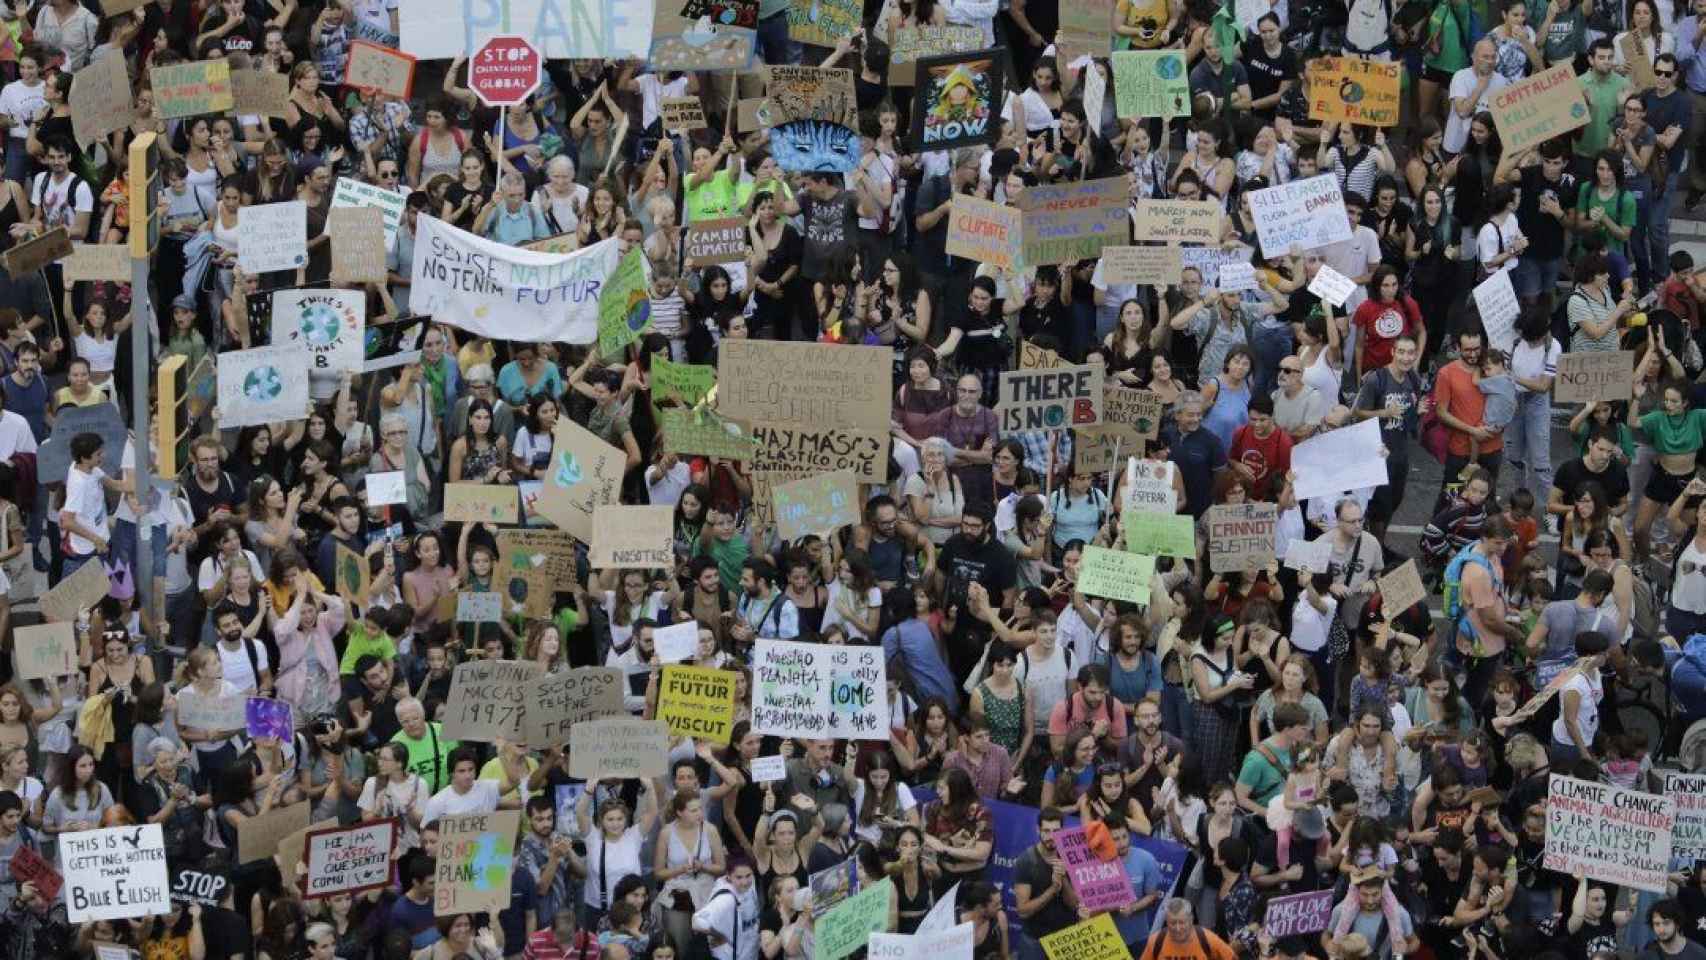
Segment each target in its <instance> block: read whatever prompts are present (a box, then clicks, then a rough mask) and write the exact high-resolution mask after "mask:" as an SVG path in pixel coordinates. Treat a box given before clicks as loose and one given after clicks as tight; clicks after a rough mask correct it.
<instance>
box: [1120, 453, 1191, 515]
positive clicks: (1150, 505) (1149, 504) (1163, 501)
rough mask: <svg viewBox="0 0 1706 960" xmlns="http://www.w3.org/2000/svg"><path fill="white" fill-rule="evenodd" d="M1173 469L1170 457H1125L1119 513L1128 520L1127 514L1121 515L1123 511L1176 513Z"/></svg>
mask: <svg viewBox="0 0 1706 960" xmlns="http://www.w3.org/2000/svg"><path fill="white" fill-rule="evenodd" d="M1175 469H1176V468H1175V467H1174V466H1173V462H1172V461H1170V460H1160V461H1156V460H1149V459H1147V458H1142V457H1132V458H1131V459H1129V460H1127V461H1126V469H1125V488H1124V490H1125V492H1124V494H1123V498H1124V499H1123V502H1122V503H1121V504H1120V509H1121V511H1122V514H1121V516H1122V517H1123V518H1124V519H1125V520H1127V521H1128V522H1129V521H1130V520H1131V517H1129V516H1125V515H1124V511H1130V512H1132V513H1159V514H1173V513H1178V512H1179V490H1178V488H1177V487H1175V486H1174V485H1173V471H1174V470H1175Z"/></svg>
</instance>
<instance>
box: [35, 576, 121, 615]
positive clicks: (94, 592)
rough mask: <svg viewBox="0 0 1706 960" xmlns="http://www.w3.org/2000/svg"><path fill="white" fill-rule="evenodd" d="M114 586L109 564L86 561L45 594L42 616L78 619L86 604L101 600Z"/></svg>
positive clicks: (42, 596) (89, 605)
mask: <svg viewBox="0 0 1706 960" xmlns="http://www.w3.org/2000/svg"><path fill="white" fill-rule="evenodd" d="M111 586H112V582H111V581H110V580H108V579H107V571H106V565H105V564H101V563H85V564H84V565H82V566H81V567H78V568H77V572H76V573H74V574H72V575H71V576H69V577H66V578H65V579H64V580H61V581H59V582H58V583H56V584H54V585H53V589H51V590H49V591H48V592H46V593H44V594H42V595H41V613H42V616H43V617H45V618H47V619H48V620H50V621H74V620H76V619H77V617H78V615H79V614H81V613H82V611H83V610H84V609H85V608H87V607H92V606H94V605H95V604H97V603H100V602H101V599H102V598H103V597H105V596H106V595H107V590H108V589H110V588H111Z"/></svg>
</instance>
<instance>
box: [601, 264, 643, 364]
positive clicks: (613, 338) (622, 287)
mask: <svg viewBox="0 0 1706 960" xmlns="http://www.w3.org/2000/svg"><path fill="white" fill-rule="evenodd" d="M648 263H649V261H648V260H647V258H646V252H645V251H644V250H642V249H640V248H639V247H635V248H634V249H632V250H629V251H628V252H627V253H626V254H624V255H623V257H622V259H621V260H620V261H618V262H617V264H616V271H615V272H614V273H612V274H611V275H610V277H609V278H608V279H607V280H605V282H604V287H603V288H602V289H601V290H600V291H599V293H598V352H599V354H600V355H601V356H606V357H620V356H622V355H623V349H624V348H625V347H627V346H628V344H630V343H633V342H634V341H635V340H638V339H640V337H641V336H642V335H644V334H645V333H647V332H649V331H650V330H651V328H652V315H651V299H650V289H651V277H650V268H649V267H648V266H647V264H648Z"/></svg>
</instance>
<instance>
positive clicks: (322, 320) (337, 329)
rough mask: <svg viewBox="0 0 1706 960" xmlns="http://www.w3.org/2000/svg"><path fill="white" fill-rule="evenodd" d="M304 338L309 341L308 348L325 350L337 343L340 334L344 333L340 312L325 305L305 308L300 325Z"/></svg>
mask: <svg viewBox="0 0 1706 960" xmlns="http://www.w3.org/2000/svg"><path fill="white" fill-rule="evenodd" d="M300 326H301V329H302V338H303V339H304V340H306V341H308V346H310V347H313V348H315V349H323V348H325V347H329V346H331V345H332V344H334V343H336V342H337V340H338V334H339V333H341V332H342V331H343V321H342V319H340V318H339V317H338V311H337V310H335V309H333V308H332V307H328V306H325V305H323V304H314V305H312V306H308V307H304V308H303V310H302V320H301V323H300Z"/></svg>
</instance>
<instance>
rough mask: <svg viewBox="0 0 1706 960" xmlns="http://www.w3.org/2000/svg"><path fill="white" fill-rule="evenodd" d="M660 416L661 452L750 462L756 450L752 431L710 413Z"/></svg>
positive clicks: (672, 412) (664, 413)
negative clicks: (661, 432) (662, 449)
mask: <svg viewBox="0 0 1706 960" xmlns="http://www.w3.org/2000/svg"><path fill="white" fill-rule="evenodd" d="M659 414H660V416H659V419H658V426H659V428H660V429H661V430H662V431H663V448H664V450H665V451H666V452H668V453H674V454H680V455H684V456H704V457H722V458H724V459H728V460H751V459H752V457H753V453H754V451H755V449H756V447H757V444H756V443H755V441H754V440H753V439H752V431H751V430H749V429H747V428H746V427H745V426H743V425H741V424H739V423H736V422H734V421H733V420H724V419H723V418H721V417H719V416H717V415H716V414H714V413H711V412H710V411H703V410H681V409H674V410H661V411H659Z"/></svg>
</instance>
